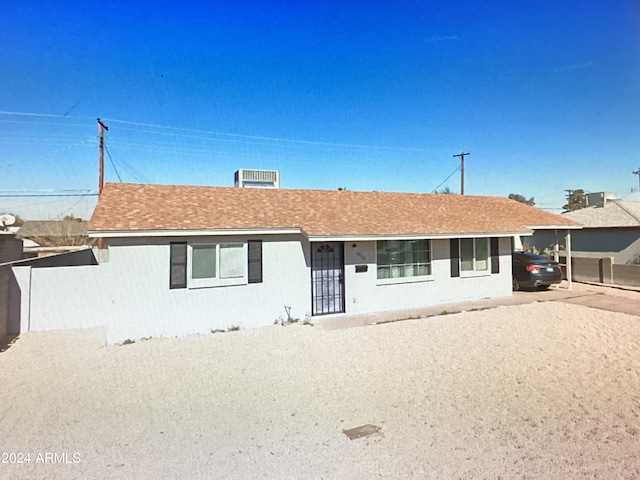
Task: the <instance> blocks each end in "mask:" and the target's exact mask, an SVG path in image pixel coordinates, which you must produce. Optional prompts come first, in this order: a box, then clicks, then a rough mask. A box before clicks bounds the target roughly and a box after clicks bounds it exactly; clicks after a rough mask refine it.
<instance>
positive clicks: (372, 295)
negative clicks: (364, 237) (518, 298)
mask: <svg viewBox="0 0 640 480" xmlns="http://www.w3.org/2000/svg"><path fill="white" fill-rule="evenodd" d="M354 245H355V247H354ZM375 248H376V242H373V241H372V242H346V243H345V310H346V312H347V313H373V312H377V311H386V310H399V309H405V308H419V307H426V306H433V305H441V304H447V303H455V302H463V301H467V300H479V299H482V298H499V297H509V296H511V295H512V292H511V240H510V238H501V239H500V242H499V249H500V273H499V274H491V273H489V272H487V273H482V274H479V275H478V274H474V275H473V276H465V274H464V272H463V273H462V276H461V277H457V278H452V277H451V263H450V262H451V261H450V255H449V240H432V241H431V248H432V263H431V268H432V278H431V279H430V280H426V281H425V280H419V281H412V280H410V279H409V280H408V281H407V279H397V280H398V281H397V283H389V281H388V280H384V281H380V280H378V278H377V270H376V257H375V256H376V253H375ZM356 265H367V267H368V268H367V272H366V273H356V271H355V266H356Z"/></svg>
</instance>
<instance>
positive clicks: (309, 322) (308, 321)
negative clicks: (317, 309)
mask: <svg viewBox="0 0 640 480" xmlns="http://www.w3.org/2000/svg"><path fill="white" fill-rule="evenodd" d="M302 325H309V326H310V327H313V323H311V321H310V320H305V321H304V322H302Z"/></svg>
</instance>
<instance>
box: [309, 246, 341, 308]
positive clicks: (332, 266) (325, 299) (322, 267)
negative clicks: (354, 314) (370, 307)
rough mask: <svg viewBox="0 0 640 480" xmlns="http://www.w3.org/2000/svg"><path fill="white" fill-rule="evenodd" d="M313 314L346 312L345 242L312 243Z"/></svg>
mask: <svg viewBox="0 0 640 480" xmlns="http://www.w3.org/2000/svg"><path fill="white" fill-rule="evenodd" d="M311 297H312V299H311V301H312V303H313V305H312V311H313V315H326V314H329V313H343V312H344V244H343V243H342V242H322V243H312V244H311Z"/></svg>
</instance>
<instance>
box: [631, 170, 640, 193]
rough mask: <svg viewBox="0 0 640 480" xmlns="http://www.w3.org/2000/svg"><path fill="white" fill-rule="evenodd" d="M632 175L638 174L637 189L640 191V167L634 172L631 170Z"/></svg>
mask: <svg viewBox="0 0 640 480" xmlns="http://www.w3.org/2000/svg"><path fill="white" fill-rule="evenodd" d="M632 173H633V174H634V175H638V191H639V192H640V168H638V170H636V171H635V172H632Z"/></svg>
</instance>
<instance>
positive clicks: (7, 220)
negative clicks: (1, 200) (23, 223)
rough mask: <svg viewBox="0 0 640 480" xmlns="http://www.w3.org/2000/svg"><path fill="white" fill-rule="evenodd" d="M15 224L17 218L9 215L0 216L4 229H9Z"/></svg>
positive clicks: (0, 222)
mask: <svg viewBox="0 0 640 480" xmlns="http://www.w3.org/2000/svg"><path fill="white" fill-rule="evenodd" d="M14 223H16V217H14V216H13V215H9V214H8V213H7V214H4V215H0V224H2V226H3V227H8V226H9V225H13V224H14Z"/></svg>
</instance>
